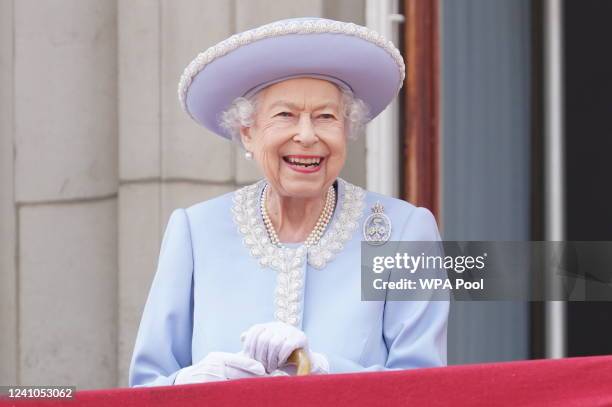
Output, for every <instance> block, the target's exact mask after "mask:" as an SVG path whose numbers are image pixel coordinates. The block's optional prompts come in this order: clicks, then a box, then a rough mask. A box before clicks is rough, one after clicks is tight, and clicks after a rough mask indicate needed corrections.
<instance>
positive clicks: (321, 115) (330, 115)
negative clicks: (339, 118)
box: [319, 113, 336, 119]
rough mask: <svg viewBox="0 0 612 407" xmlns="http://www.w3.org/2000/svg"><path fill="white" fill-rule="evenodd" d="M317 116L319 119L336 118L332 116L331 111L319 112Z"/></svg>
mask: <svg viewBox="0 0 612 407" xmlns="http://www.w3.org/2000/svg"><path fill="white" fill-rule="evenodd" d="M319 118H320V119H335V118H336V116H334V115H333V114H331V113H323V114H320V115H319Z"/></svg>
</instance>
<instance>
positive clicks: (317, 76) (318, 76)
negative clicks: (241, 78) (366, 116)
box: [242, 73, 353, 98]
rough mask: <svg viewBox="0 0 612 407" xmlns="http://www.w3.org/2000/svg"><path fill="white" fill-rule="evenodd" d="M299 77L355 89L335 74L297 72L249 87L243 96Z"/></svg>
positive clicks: (349, 89)
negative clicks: (334, 75)
mask: <svg viewBox="0 0 612 407" xmlns="http://www.w3.org/2000/svg"><path fill="white" fill-rule="evenodd" d="M297 78H313V79H321V80H324V81H328V82H332V83H333V84H335V85H337V86H338V87H339V88H340V89H343V90H347V91H350V92H352V91H353V89H352V88H351V87H350V86H349V85H348V84H347V83H346V82H344V81H342V80H340V79H338V78H335V77H333V76H330V75H321V74H314V73H304V74H297V75H289V76H285V77H282V78H279V79H274V80H272V81H268V82H264V83H262V84H260V85H257V86H255V87H254V88H251V89H249V90H248V91H247V92H246V93H245V94H244V95H243V96H242V97H245V98H249V97H251V96H253V95H255V94H256V93H257V92H259V91H260V90H262V89H263V88H267V87H268V86H270V85H274V84H275V83H279V82H283V81H286V80H289V79H297Z"/></svg>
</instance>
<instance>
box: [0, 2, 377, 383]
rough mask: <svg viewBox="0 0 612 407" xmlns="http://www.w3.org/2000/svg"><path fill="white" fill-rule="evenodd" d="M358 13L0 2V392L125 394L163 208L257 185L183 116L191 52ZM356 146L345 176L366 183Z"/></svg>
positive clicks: (249, 5) (239, 5)
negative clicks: (270, 27)
mask: <svg viewBox="0 0 612 407" xmlns="http://www.w3.org/2000/svg"><path fill="white" fill-rule="evenodd" d="M364 14H365V0H329V1H323V0H299V1H298V0H292V1H278V0H176V1H170V0H54V1H51V0H44V1H39V0H0V89H1V91H0V384H21V385H32V384H40V385H44V384H49V385H76V386H77V387H78V388H80V389H90V388H91V389H93V388H107V387H115V386H127V374H128V367H129V361H130V357H131V352H132V349H133V345H134V340H135V336H136V332H137V329H138V323H139V321H140V316H141V313H142V309H143V305H144V301H145V299H146V295H147V293H148V289H149V286H150V283H151V280H152V278H153V275H154V273H155V267H156V261H157V254H158V251H159V245H160V241H161V236H162V233H163V230H164V227H165V224H166V221H167V219H168V217H169V214H170V213H171V211H172V210H173V209H175V208H177V207H187V206H189V205H192V204H194V203H196V202H199V201H202V200H206V199H209V198H212V197H215V196H217V195H220V194H223V193H226V192H229V191H232V190H234V189H236V188H237V187H239V186H241V185H245V184H248V183H251V182H253V181H255V180H256V179H258V178H259V177H260V175H259V173H258V171H257V169H256V168H255V167H254V165H253V164H252V163H249V162H247V161H245V160H244V159H243V158H242V153H241V151H240V150H239V149H238V148H237V147H236V146H233V145H231V144H229V143H228V142H226V141H224V140H222V139H220V138H218V137H215V136H214V135H212V134H210V133H208V132H207V131H206V130H204V129H202V128H200V127H198V126H197V125H195V123H193V122H192V121H191V120H190V119H188V118H187V116H186V115H185V114H184V113H183V112H182V111H181V109H180V106H179V104H178V102H177V98H176V86H177V83H178V78H179V76H180V74H181V72H182V70H183V68H184V67H185V66H186V65H187V64H188V63H189V61H190V60H191V59H192V58H193V57H194V56H195V55H197V53H198V52H200V51H202V50H203V49H205V48H207V47H208V46H210V45H213V44H214V43H216V42H217V41H220V40H222V39H224V38H225V37H227V36H229V35H231V34H232V33H234V32H237V31H242V30H245V29H248V28H252V27H255V26H257V25H260V24H263V23H267V22H270V21H274V20H278V19H282V18H288V17H297V16H325V17H330V18H335V19H339V20H344V21H353V22H355V23H359V24H364V22H365V21H364V20H365V17H364ZM364 163H365V141H364V140H359V141H356V142H354V143H353V144H352V145H351V146H350V154H349V159H348V162H347V167H346V168H345V171H344V173H343V176H344V177H345V178H346V179H348V180H349V181H351V182H354V183H356V184H359V185H364V186H365V179H366V168H365V164H364Z"/></svg>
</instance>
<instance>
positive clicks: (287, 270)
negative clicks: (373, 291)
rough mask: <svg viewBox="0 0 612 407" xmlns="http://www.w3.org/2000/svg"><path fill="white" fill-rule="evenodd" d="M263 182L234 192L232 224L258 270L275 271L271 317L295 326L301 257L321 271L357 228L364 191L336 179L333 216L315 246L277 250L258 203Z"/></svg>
mask: <svg viewBox="0 0 612 407" xmlns="http://www.w3.org/2000/svg"><path fill="white" fill-rule="evenodd" d="M264 185H265V181H263V180H262V181H259V182H257V183H255V184H252V185H249V186H246V187H243V188H241V189H239V190H237V191H236V192H235V193H234V197H233V201H234V205H233V207H232V212H233V217H234V222H235V223H236V226H237V227H238V230H239V231H240V233H241V234H242V236H243V242H244V244H245V246H246V247H247V248H248V250H249V252H250V253H251V256H253V257H254V258H255V259H258V260H259V264H260V265H261V266H262V267H269V268H271V269H273V270H275V271H277V273H278V274H277V285H276V291H275V296H276V298H275V301H274V302H275V305H276V312H275V314H274V316H275V318H276V319H277V320H279V321H282V322H286V323H288V324H292V325H294V326H297V325H298V324H299V322H300V314H301V306H300V304H301V295H302V287H303V285H304V276H303V272H302V269H303V267H302V266H303V264H304V260H305V257H306V259H307V261H308V264H310V265H311V266H312V267H314V268H316V269H322V268H324V267H325V266H326V265H327V263H329V262H330V261H332V260H333V259H334V257H335V256H336V254H338V253H339V252H340V251H342V249H343V248H344V245H345V244H346V242H347V241H348V240H350V239H351V237H352V234H353V232H354V231H355V230H356V229H357V226H358V222H359V219H360V218H361V216H362V214H363V208H364V199H365V191H364V190H363V189H362V188H360V187H357V186H355V185H352V184H350V183H348V182H346V181H344V180H342V179H338V203H337V205H336V211H335V212H334V217H333V218H332V221H331V223H330V224H329V226H328V228H327V230H326V231H325V234H324V235H323V237H322V238H321V240H319V242H318V243H317V244H315V245H314V246H311V247H309V248H306V246H304V245H301V246H300V247H298V248H291V247H283V248H279V247H276V246H274V245H273V244H272V242H271V241H270V239H269V237H268V236H267V234H266V229H265V226H264V224H263V221H262V218H261V214H260V213H259V200H260V197H261V191H262V189H263V186H264Z"/></svg>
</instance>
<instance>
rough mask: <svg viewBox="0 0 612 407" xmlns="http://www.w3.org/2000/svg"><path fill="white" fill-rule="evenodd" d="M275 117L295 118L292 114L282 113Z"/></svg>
mask: <svg viewBox="0 0 612 407" xmlns="http://www.w3.org/2000/svg"><path fill="white" fill-rule="evenodd" d="M274 116H275V117H291V116H293V115H292V114H291V112H280V113H277V114H275V115H274Z"/></svg>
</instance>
